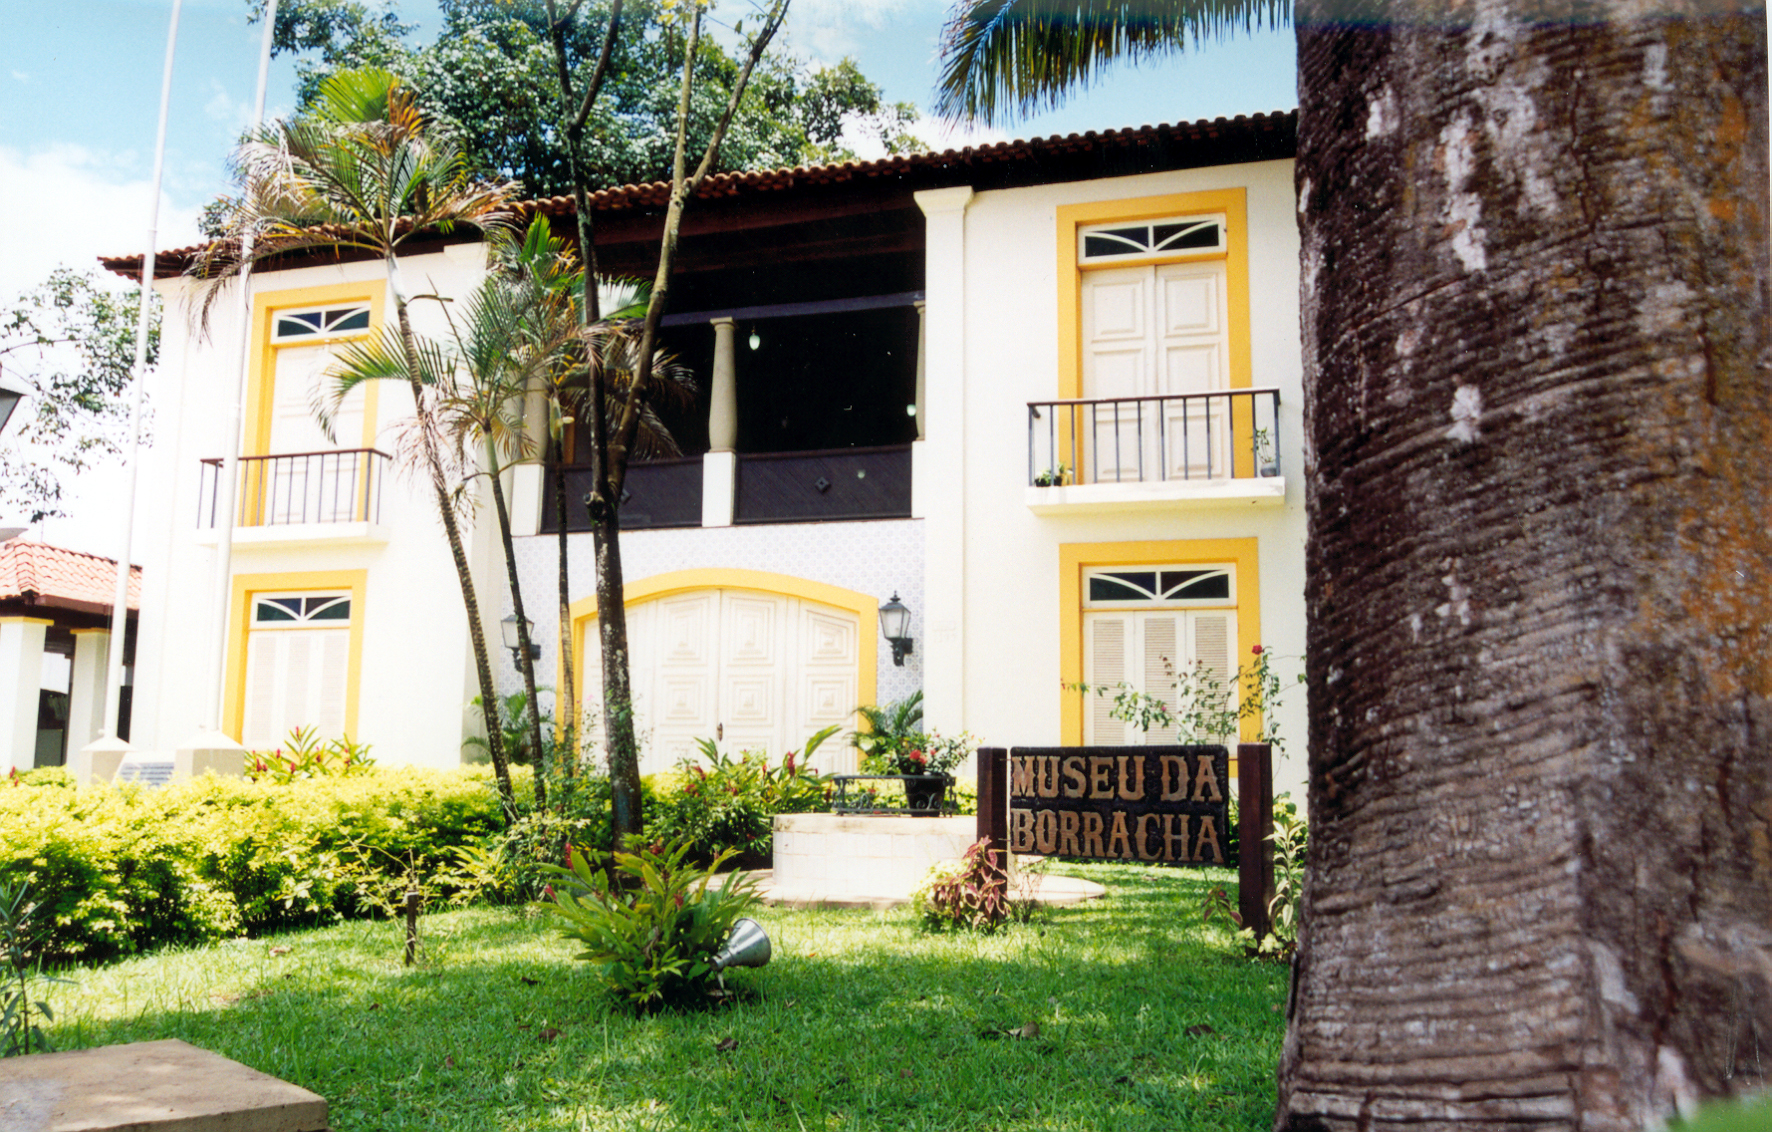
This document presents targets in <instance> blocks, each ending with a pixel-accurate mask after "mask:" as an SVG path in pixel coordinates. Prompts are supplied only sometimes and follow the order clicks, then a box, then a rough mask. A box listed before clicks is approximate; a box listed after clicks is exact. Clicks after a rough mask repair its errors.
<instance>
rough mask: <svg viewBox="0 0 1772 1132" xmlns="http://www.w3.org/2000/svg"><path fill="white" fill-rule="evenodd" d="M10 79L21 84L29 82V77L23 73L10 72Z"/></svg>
mask: <svg viewBox="0 0 1772 1132" xmlns="http://www.w3.org/2000/svg"><path fill="white" fill-rule="evenodd" d="M12 77H13V78H15V79H17V80H18V81H19V82H21V83H28V82H30V81H31V76H30V75H28V74H26V73H25V72H24V71H14V72H12Z"/></svg>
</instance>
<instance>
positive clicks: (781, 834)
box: [771, 814, 978, 903]
mask: <svg viewBox="0 0 1772 1132" xmlns="http://www.w3.org/2000/svg"><path fill="white" fill-rule="evenodd" d="M976 840H978V819H977V818H970V817H960V818H895V817H876V816H866V817H863V816H855V815H848V814H779V815H777V816H776V818H775V870H774V876H773V877H772V878H771V879H772V882H773V886H774V888H775V891H776V893H777V894H778V895H780V894H792V893H801V894H804V895H805V897H806V899H808V900H826V899H831V900H843V901H850V900H853V901H856V902H859V903H872V902H878V901H880V900H885V901H889V902H901V901H904V900H908V899H909V898H910V895H911V893H912V892H913V891H915V889H916V888H917V886H918V885H920V884H922V883H923V878H924V877H926V876H928V875H929V869H930V867H931V866H932V865H934V864H936V863H937V862H939V861H953V860H958V859H959V858H961V857H963V856H965V855H966V848H967V846H969V845H971V844H972V843H973V842H974V841H976Z"/></svg>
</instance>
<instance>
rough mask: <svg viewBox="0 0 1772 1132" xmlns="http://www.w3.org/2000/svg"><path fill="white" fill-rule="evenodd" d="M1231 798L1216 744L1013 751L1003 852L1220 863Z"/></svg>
mask: <svg viewBox="0 0 1772 1132" xmlns="http://www.w3.org/2000/svg"><path fill="white" fill-rule="evenodd" d="M1230 794H1231V791H1230V753H1229V752H1228V751H1227V750H1226V749H1225V748H1224V747H1222V746H1185V747H1182V746H1175V747H1017V748H1014V749H1013V750H1011V751H1010V752H1009V829H1008V831H1007V832H1008V841H1009V848H1010V850H1011V851H1012V852H1016V853H1042V854H1054V855H1057V856H1060V857H1083V858H1094V859H1097V860H1104V861H1147V862H1152V863H1155V862H1162V863H1164V864H1170V865H1225V864H1228V863H1229V859H1228V858H1227V856H1226V854H1225V847H1226V846H1227V845H1228V844H1229V841H1230V837H1229V834H1230V824H1229V823H1230V802H1229V800H1230Z"/></svg>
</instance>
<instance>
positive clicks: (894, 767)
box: [862, 731, 978, 817]
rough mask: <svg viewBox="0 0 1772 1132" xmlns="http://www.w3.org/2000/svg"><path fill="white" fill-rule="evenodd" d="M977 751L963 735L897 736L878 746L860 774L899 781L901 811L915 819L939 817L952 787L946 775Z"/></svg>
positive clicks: (967, 737)
mask: <svg viewBox="0 0 1772 1132" xmlns="http://www.w3.org/2000/svg"><path fill="white" fill-rule="evenodd" d="M977 747H978V741H977V740H976V739H974V738H973V737H972V736H971V735H970V734H969V733H967V732H964V731H962V732H961V733H960V734H959V735H956V736H954V737H952V738H944V737H943V736H941V735H939V734H936V733H934V732H930V733H927V734H925V733H924V732H921V731H916V732H911V733H908V734H905V735H902V736H900V737H899V739H898V741H897V742H896V743H894V744H892V745H890V746H888V745H885V744H881V745H880V746H879V747H877V748H876V749H875V751H873V752H872V753H870V754H868V755H867V756H866V757H865V758H863V760H862V770H863V771H864V772H865V773H868V774H891V775H896V776H898V777H899V778H901V779H903V780H904V796H905V808H906V809H908V810H909V811H910V812H911V813H912V814H914V815H917V816H919V817H934V816H936V815H938V814H940V813H941V807H942V803H943V802H944V801H946V798H947V789H948V787H949V786H951V785H952V784H953V781H954V776H953V775H952V774H951V773H949V772H950V771H952V770H953V769H954V768H955V767H956V766H959V765H960V764H961V763H962V762H965V761H966V758H967V756H968V755H970V754H972V752H973V751H974V750H975V749H977Z"/></svg>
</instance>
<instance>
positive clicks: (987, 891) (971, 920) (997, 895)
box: [911, 838, 1032, 934]
mask: <svg viewBox="0 0 1772 1132" xmlns="http://www.w3.org/2000/svg"><path fill="white" fill-rule="evenodd" d="M999 857H1000V854H999V852H998V851H997V850H995V849H992V848H991V847H990V842H988V841H986V840H984V839H982V838H981V839H980V840H978V841H975V842H973V844H972V845H971V846H970V847H969V848H968V849H967V850H966V855H965V856H964V857H962V858H961V859H960V860H959V862H957V863H949V862H944V863H942V864H939V865H936V866H935V867H934V868H932V869H930V870H929V876H928V878H927V879H925V880H924V882H923V883H922V885H920V886H919V887H918V888H917V890H916V891H915V892H913V893H912V894H911V906H912V908H914V909H915V910H916V912H917V915H918V917H919V918H920V919H921V920H922V923H923V927H924V928H926V929H928V930H929V931H938V932H939V931H959V930H966V931H977V932H985V933H987V934H988V933H990V932H994V931H996V930H997V929H998V928H1000V927H1002V926H1003V925H1004V924H1006V923H1008V922H1009V921H1010V920H1012V919H1022V920H1025V919H1026V918H1027V913H1028V912H1029V911H1031V909H1032V902H1031V901H1021V902H1017V901H1015V900H1012V899H1011V898H1010V888H1009V873H1008V870H1007V869H1005V868H1004V867H1003V863H1002V861H1001V860H1000V859H999ZM1018 904H1019V905H1020V907H1019V908H1018Z"/></svg>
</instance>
